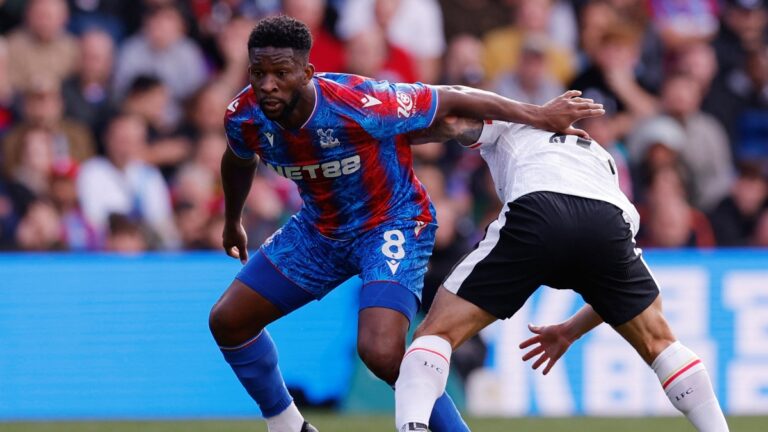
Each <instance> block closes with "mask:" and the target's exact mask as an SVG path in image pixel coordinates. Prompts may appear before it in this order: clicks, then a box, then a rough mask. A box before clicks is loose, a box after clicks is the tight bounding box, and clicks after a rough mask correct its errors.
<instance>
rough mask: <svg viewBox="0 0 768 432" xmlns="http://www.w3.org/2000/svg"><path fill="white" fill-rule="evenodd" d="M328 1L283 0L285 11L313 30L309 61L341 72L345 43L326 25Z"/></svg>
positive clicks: (325, 69) (320, 68)
mask: <svg viewBox="0 0 768 432" xmlns="http://www.w3.org/2000/svg"><path fill="white" fill-rule="evenodd" d="M326 3H327V2H326V1H325V0H283V12H285V14H286V15H288V16H292V17H294V18H296V19H297V20H299V21H301V22H303V23H304V24H306V25H307V27H309V31H310V32H312V51H311V52H310V53H309V61H310V63H312V64H313V65H315V70H316V71H318V72H341V71H343V70H344V66H345V64H346V59H345V58H344V45H343V44H342V43H341V41H339V40H338V39H337V38H336V36H335V35H334V34H333V33H332V32H330V31H329V30H328V29H327V28H326V27H325V25H324V24H325V11H326V8H327V4H326ZM365 31H368V29H366V30H365ZM241 47H242V45H241Z"/></svg>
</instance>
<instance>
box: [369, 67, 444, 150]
mask: <svg viewBox="0 0 768 432" xmlns="http://www.w3.org/2000/svg"><path fill="white" fill-rule="evenodd" d="M372 90H373V91H372V93H373V94H371V95H369V96H373V98H375V100H376V101H380V102H381V103H380V104H376V106H371V108H372V110H371V112H370V115H368V116H366V119H365V121H364V122H365V126H366V129H367V130H368V132H369V133H370V134H371V135H373V136H374V137H376V138H386V137H391V136H395V135H401V134H406V133H408V132H411V131H415V130H419V129H425V128H427V127H429V126H430V125H431V124H432V122H433V121H434V119H435V115H436V114H437V103H438V96H437V90H436V89H435V88H434V87H432V86H429V85H426V84H422V83H416V84H403V83H388V82H386V81H382V82H380V83H377V85H376V86H374V87H373V89H372Z"/></svg>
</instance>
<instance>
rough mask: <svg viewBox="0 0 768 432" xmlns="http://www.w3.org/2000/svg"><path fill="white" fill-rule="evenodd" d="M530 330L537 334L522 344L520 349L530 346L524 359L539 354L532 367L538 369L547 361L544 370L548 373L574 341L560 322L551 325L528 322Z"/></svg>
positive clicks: (544, 372) (526, 359) (529, 358)
mask: <svg viewBox="0 0 768 432" xmlns="http://www.w3.org/2000/svg"><path fill="white" fill-rule="evenodd" d="M528 330H530V331H531V333H534V334H535V335H534V336H533V337H531V338H529V339H527V340H525V341H523V342H522V343H521V344H520V349H526V348H530V349H529V350H528V352H526V353H525V354H524V355H523V361H528V360H531V359H532V358H534V357H536V356H539V358H537V359H536V360H535V361H534V362H533V364H532V365H531V367H532V368H533V369H538V368H539V367H540V366H541V365H543V364H544V363H545V362H546V363H547V365H546V366H545V367H544V370H543V372H542V373H543V374H544V375H546V374H548V373H549V371H550V370H551V369H552V366H554V365H555V363H557V360H558V359H560V357H562V355H563V354H564V353H565V352H566V351H567V350H568V347H570V346H571V342H572V341H571V340H569V339H568V338H567V337H566V335H565V331H564V329H563V327H562V326H561V325H559V324H556V325H550V326H535V325H533V324H528Z"/></svg>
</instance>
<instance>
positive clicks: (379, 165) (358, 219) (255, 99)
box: [210, 16, 603, 432]
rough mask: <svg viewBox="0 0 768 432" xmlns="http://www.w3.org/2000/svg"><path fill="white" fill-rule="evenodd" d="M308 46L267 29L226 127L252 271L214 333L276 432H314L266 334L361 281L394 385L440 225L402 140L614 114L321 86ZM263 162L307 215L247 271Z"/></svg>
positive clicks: (470, 95)
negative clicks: (483, 126) (293, 189)
mask: <svg viewBox="0 0 768 432" xmlns="http://www.w3.org/2000/svg"><path fill="white" fill-rule="evenodd" d="M311 44H312V41H311V36H310V33H309V31H308V29H307V28H306V26H305V25H303V24H302V23H300V22H298V21H296V20H293V19H291V18H288V17H284V16H280V17H272V18H266V19H264V20H262V21H260V22H259V23H258V24H257V26H256V27H255V28H254V30H253V32H252V33H251V35H250V38H249V41H248V54H249V59H250V66H249V81H250V85H249V86H248V87H246V88H245V89H244V90H243V91H242V92H241V93H240V94H239V95H237V97H235V99H234V100H233V101H232V102H231V103H230V104H229V106H228V108H227V113H226V117H225V128H226V135H227V139H228V143H229V147H228V149H227V150H226V152H225V154H224V156H223V158H222V163H221V171H222V181H223V187H224V194H225V218H226V222H225V227H224V233H223V245H224V248H225V250H226V251H227V253H228V254H229V255H230V256H232V257H234V258H239V259H240V260H241V261H242V262H243V263H244V264H245V265H244V267H243V268H242V270H241V271H240V273H239V274H238V275H237V276H236V278H235V280H234V281H233V282H232V284H231V285H230V286H229V287H228V288H227V290H226V291H225V293H224V294H223V295H222V297H221V299H219V301H218V302H217V303H216V305H214V307H213V309H212V311H211V314H210V328H211V332H212V334H213V336H214V338H215V339H216V342H217V343H218V345H219V346H220V347H221V351H222V353H223V354H224V358H225V360H226V361H227V362H228V363H229V364H230V365H231V367H232V369H233V370H234V372H235V374H236V375H237V377H238V378H239V379H240V382H241V383H242V385H243V386H244V387H245V389H246V390H247V391H248V393H249V394H250V395H251V397H252V398H253V399H254V400H255V401H256V402H257V404H258V405H259V407H260V409H261V411H262V414H263V415H264V417H265V418H266V420H267V425H268V428H269V431H270V432H299V431H313V430H315V429H314V428H313V427H312V426H310V425H309V424H308V423H306V422H305V420H304V418H303V416H302V415H301V414H300V413H299V411H298V410H297V409H296V406H295V405H294V404H293V400H292V398H291V396H290V395H289V394H288V392H287V390H286V388H285V383H284V382H283V379H282V376H281V374H280V371H279V369H278V366H277V353H276V350H275V345H274V343H273V342H272V340H271V339H270V337H269V333H268V332H267V331H266V330H264V327H265V326H266V325H267V324H269V323H271V322H273V321H274V320H276V319H278V318H280V317H282V316H284V315H286V314H288V313H290V312H292V311H294V310H296V309H297V308H299V307H301V306H303V305H305V304H307V303H308V302H310V301H312V300H318V299H321V298H322V297H323V296H324V295H326V294H327V293H328V292H330V291H331V290H332V289H334V288H335V287H336V286H337V285H339V284H340V283H342V282H343V281H345V280H346V279H348V278H350V277H352V276H354V275H360V277H361V279H362V280H363V287H362V290H361V295H360V312H359V320H358V352H359V354H360V357H361V358H362V360H363V362H365V364H366V365H367V366H368V368H369V369H370V370H371V371H372V372H373V373H374V374H376V375H377V376H378V377H379V378H381V379H383V380H384V381H386V382H387V383H389V384H394V383H395V380H396V379H397V374H398V370H399V365H400V360H401V359H402V355H403V352H404V351H405V336H406V333H407V330H408V327H409V324H410V321H411V318H412V317H413V315H414V313H415V312H416V310H417V308H418V305H419V301H420V298H421V290H422V284H423V276H424V273H425V272H426V266H427V261H428V259H429V256H430V254H431V252H432V247H433V243H434V234H435V229H436V226H437V225H436V221H435V212H434V209H433V207H432V204H431V202H430V200H429V197H428V196H427V193H426V191H425V190H424V187H423V186H422V185H421V183H420V182H419V181H418V179H417V178H416V177H415V176H414V173H413V168H412V163H411V150H410V146H409V141H408V139H407V138H406V137H405V136H404V134H407V133H408V132H411V131H414V130H419V129H423V128H426V127H428V126H430V124H431V123H432V122H433V120H434V119H440V118H443V117H445V116H447V115H459V116H466V117H472V118H483V117H490V118H496V119H504V120H510V121H517V122H521V123H530V124H533V125H536V126H538V127H541V128H543V129H549V130H553V131H557V132H563V133H575V134H582V135H585V133H584V132H583V131H581V130H578V129H574V128H573V127H571V123H573V122H574V121H575V120H577V119H579V118H584V117H590V116H595V115H600V114H602V112H603V110H602V106H601V105H599V104H594V103H592V102H590V101H587V100H584V99H581V98H579V97H578V94H579V93H578V92H567V93H565V94H564V95H563V96H561V97H559V98H556V99H554V100H553V101H551V102H550V103H548V104H545V105H544V106H537V105H528V104H521V103H518V102H514V101H511V100H509V99H505V98H502V97H500V96H498V95H495V94H493V93H488V92H483V91H479V90H474V89H469V88H465V87H441V86H429V85H423V84H395V83H388V82H379V81H374V80H370V79H367V78H363V77H359V76H354V75H346V74H317V75H315V73H314V69H313V67H312V65H311V64H310V63H309V62H308V55H309V50H310V48H311ZM259 161H263V162H264V163H265V164H266V165H267V166H268V167H270V169H273V170H275V171H276V172H277V173H278V174H279V175H282V176H284V177H287V178H289V179H291V180H293V181H294V182H296V184H297V185H298V187H299V191H300V194H301V197H302V199H303V200H304V204H303V207H302V209H301V210H300V211H299V212H298V213H297V214H296V215H294V216H293V217H292V218H291V219H290V221H289V222H287V223H286V224H285V225H284V226H283V227H282V228H281V229H280V230H278V231H277V232H276V233H274V235H272V236H271V237H270V238H269V239H267V240H266V241H265V242H264V244H263V245H262V246H261V248H260V249H259V250H258V252H256V253H255V254H254V256H253V257H252V258H251V259H250V260H248V252H247V239H246V236H245V231H244V230H243V227H242V225H241V212H242V209H243V204H244V200H245V198H246V196H247V194H248V191H249V188H250V185H251V182H252V179H253V175H254V172H255V168H256V165H257V163H258V162H259ZM307 355H312V353H311V352H310V353H307ZM318 372H320V371H318ZM434 411H435V415H434V416H432V419H431V420H430V425H431V427H432V428H433V430H435V431H437V432H447V431H450V432H457V431H458V432H460V431H466V430H468V429H467V427H466V425H465V424H464V422H463V420H461V417H460V416H459V415H458V412H457V411H456V408H455V406H454V405H453V402H452V401H451V400H450V398H448V396H447V395H445V394H443V395H439V397H438V400H437V402H436V404H435V409H434Z"/></svg>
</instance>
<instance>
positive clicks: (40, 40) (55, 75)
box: [8, 0, 79, 90]
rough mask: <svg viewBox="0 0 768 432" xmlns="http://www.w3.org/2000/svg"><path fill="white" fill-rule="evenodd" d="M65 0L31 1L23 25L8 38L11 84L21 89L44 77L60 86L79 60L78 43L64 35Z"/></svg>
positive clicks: (65, 22) (66, 15) (67, 13)
mask: <svg viewBox="0 0 768 432" xmlns="http://www.w3.org/2000/svg"><path fill="white" fill-rule="evenodd" d="M68 15H69V12H68V9H67V3H66V1H65V0H30V1H29V2H28V3H27V9H26V16H25V21H24V26H23V27H22V28H20V29H17V30H15V31H13V32H12V33H11V34H10V35H9V36H8V50H9V54H10V57H11V58H12V59H13V61H12V62H11V64H10V72H11V83H12V84H13V85H14V87H15V88H16V89H17V90H24V89H26V87H27V86H29V85H30V84H31V82H30V79H33V78H38V77H46V78H49V79H51V80H53V81H54V82H56V83H57V84H60V83H61V82H62V81H63V80H64V79H65V78H66V77H67V76H69V75H70V74H71V73H73V72H74V71H75V68H76V66H77V62H78V61H79V53H78V46H77V41H76V40H75V38H74V37H72V36H71V35H69V34H68V33H67V32H66V29H65V27H66V24H67V19H68Z"/></svg>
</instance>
